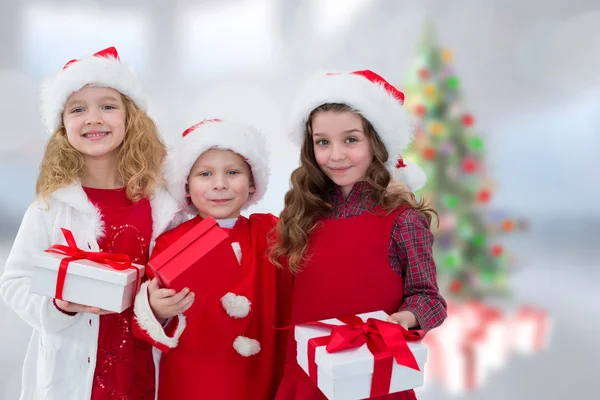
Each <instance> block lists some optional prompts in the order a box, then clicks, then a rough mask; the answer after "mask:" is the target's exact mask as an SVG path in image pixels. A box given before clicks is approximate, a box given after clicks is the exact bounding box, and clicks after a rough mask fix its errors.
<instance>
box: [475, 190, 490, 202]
mask: <svg viewBox="0 0 600 400" xmlns="http://www.w3.org/2000/svg"><path fill="white" fill-rule="evenodd" d="M490 197H492V194H491V193H490V191H489V190H487V189H481V190H480V191H479V192H478V193H477V201H478V202H480V203H487V202H488V201H490Z"/></svg>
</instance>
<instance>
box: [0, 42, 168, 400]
mask: <svg viewBox="0 0 600 400" xmlns="http://www.w3.org/2000/svg"><path fill="white" fill-rule="evenodd" d="M146 102H147V99H146V96H145V94H144V91H143V89H142V87H141V84H140V82H139V80H138V78H137V76H136V75H135V74H134V73H133V71H132V70H131V69H130V68H129V67H128V66H126V65H125V64H123V63H121V61H120V59H119V55H118V53H117V51H116V49H115V48H114V47H110V48H107V49H105V50H102V51H100V52H98V53H96V54H94V55H93V56H89V57H86V58H82V59H81V60H72V61H69V62H68V63H67V64H66V65H65V67H64V68H63V69H62V71H60V72H59V73H58V74H57V75H56V76H54V77H52V78H50V79H49V80H48V82H47V83H46V84H45V85H44V87H43V88H42V114H43V117H44V122H45V124H46V127H47V129H48V131H49V132H50V137H49V139H48V142H47V145H46V151H45V153H44V156H43V159H42V162H41V166H40V172H39V176H38V179H37V185H36V194H37V198H36V201H35V202H34V203H33V204H31V205H30V206H29V208H28V209H27V211H26V213H25V216H24V217H23V222H22V223H21V227H20V228H19V231H18V233H17V236H16V239H15V241H14V244H13V247H12V250H11V252H10V255H9V257H8V259H7V261H6V266H5V268H4V274H3V275H2V277H1V278H0V293H1V294H2V297H3V298H4V300H5V301H6V303H8V305H9V306H10V307H11V308H12V309H13V310H15V312H16V313H17V314H19V316H21V318H23V320H24V321H25V322H27V323H28V324H29V325H30V326H31V327H32V328H33V333H32V336H31V341H30V343H29V348H28V351H27V355H26V357H25V362H24V365H23V378H22V389H21V390H22V393H21V398H22V399H34V398H35V399H42V398H44V399H46V398H48V399H50V398H52V399H55V398H56V399H65V400H68V399H73V400H82V399H93V400H105V399H106V400H108V399H122V400H124V399H130V400H139V399H148V400H151V399H154V395H155V367H154V361H153V357H152V347H151V346H150V345H149V344H145V343H143V342H141V341H137V340H136V339H135V338H134V337H133V333H132V332H133V324H134V323H135V321H134V319H133V307H130V308H129V309H127V310H125V311H123V312H122V313H118V314H117V313H108V312H106V311H103V310H100V309H97V308H93V307H89V306H85V305H80V304H74V303H71V302H67V301H63V300H61V299H52V298H49V297H45V296H41V295H37V294H33V293H30V286H31V276H32V270H33V266H32V258H31V257H32V255H34V254H36V253H40V252H42V251H43V250H45V249H47V248H48V247H50V246H51V245H52V244H65V238H64V237H63V234H62V232H61V228H65V229H68V230H70V231H71V232H72V233H73V236H74V239H75V241H76V244H77V247H79V248H80V249H83V250H85V251H103V252H111V253H122V254H123V253H124V254H127V255H128V256H129V258H130V259H131V261H132V262H135V263H138V264H145V263H146V261H147V259H148V253H149V250H150V246H151V243H152V241H153V240H154V239H155V238H156V237H157V236H158V235H159V234H161V233H162V232H163V231H164V230H165V229H166V228H167V226H168V225H169V224H170V222H171V221H172V219H173V218H175V216H176V215H177V210H178V208H177V204H176V202H175V200H174V199H172V197H171V196H170V195H168V192H167V191H166V189H164V188H162V178H161V173H160V171H161V166H162V162H163V158H164V157H165V153H166V147H165V144H164V143H163V141H162V139H161V137H160V134H159V131H158V128H157V126H156V125H155V123H154V121H153V120H152V119H151V118H150V117H149V116H148V115H147V114H146V112H145V109H146ZM67 279H68V278H67Z"/></svg>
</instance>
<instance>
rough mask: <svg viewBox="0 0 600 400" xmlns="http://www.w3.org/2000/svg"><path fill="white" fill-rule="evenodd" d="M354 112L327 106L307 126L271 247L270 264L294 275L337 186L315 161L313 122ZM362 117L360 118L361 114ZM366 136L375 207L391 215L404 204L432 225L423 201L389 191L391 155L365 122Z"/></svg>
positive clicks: (402, 191) (399, 191) (406, 193)
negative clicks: (370, 148) (331, 114)
mask: <svg viewBox="0 0 600 400" xmlns="http://www.w3.org/2000/svg"><path fill="white" fill-rule="evenodd" d="M326 111H333V112H346V111H350V112H354V113H357V114H359V113H358V112H357V111H356V110H354V109H352V108H351V107H349V106H348V105H346V104H339V103H327V104H323V105H321V106H320V107H317V108H316V109H314V110H313V111H312V112H311V114H310V116H309V118H308V121H307V123H306V128H305V135H304V143H303V145H302V149H301V151H300V167H299V168H297V169H296V170H295V171H294V172H293V173H292V176H291V178H290V180H291V189H290V190H289V191H288V192H287V193H286V195H285V204H284V208H283V211H282V212H281V215H280V216H279V221H278V222H277V226H276V227H275V237H276V239H277V241H276V242H274V243H272V244H271V248H270V251H269V260H270V261H271V262H272V263H273V264H275V265H277V266H278V267H282V266H283V265H284V264H287V267H288V268H289V270H290V271H291V272H292V273H297V272H299V271H300V270H301V264H302V263H303V262H304V261H305V259H306V247H307V243H308V236H309V235H310V233H311V231H312V230H313V229H314V228H315V226H316V223H317V218H318V217H320V216H323V215H325V214H327V213H328V212H329V211H331V210H332V208H333V206H332V204H331V203H330V202H329V201H328V198H329V196H330V193H331V191H332V189H333V187H334V183H333V181H332V180H331V179H329V177H327V175H325V174H324V173H323V171H321V169H320V168H319V166H318V164H317V161H316V159H315V151H314V143H313V140H312V119H313V116H314V115H315V114H316V113H318V112H326ZM359 115H360V114H359ZM362 124H363V131H364V132H365V136H366V137H367V138H368V139H370V140H371V145H372V146H373V162H372V163H371V165H370V166H369V168H368V169H367V172H366V179H365V180H366V182H367V183H368V184H369V186H370V190H368V193H365V195H371V196H373V198H374V200H375V204H376V205H378V206H380V207H381V208H382V209H384V210H386V211H387V212H388V213H389V212H392V211H393V210H394V209H395V208H397V207H399V206H400V205H403V204H408V205H409V207H411V208H412V209H414V210H417V211H419V212H421V213H423V214H424V215H425V217H426V218H427V222H428V224H431V221H432V218H433V216H434V215H437V214H436V212H435V211H434V210H433V209H431V208H430V207H429V204H428V203H427V202H426V201H425V199H422V200H421V201H420V202H417V201H416V199H415V197H414V195H413V194H412V192H410V191H408V190H407V189H400V188H394V189H393V190H392V189H391V188H390V190H388V185H389V183H390V180H391V176H390V173H389V171H388V170H387V168H386V166H385V163H386V162H387V160H388V157H389V154H388V151H387V149H386V148H385V146H384V144H383V142H382V141H381V139H380V138H379V135H378V134H377V132H376V131H375V129H374V128H373V126H372V125H371V123H370V122H369V121H368V120H366V119H365V118H362Z"/></svg>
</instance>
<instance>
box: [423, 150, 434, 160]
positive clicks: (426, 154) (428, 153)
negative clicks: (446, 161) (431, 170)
mask: <svg viewBox="0 0 600 400" xmlns="http://www.w3.org/2000/svg"><path fill="white" fill-rule="evenodd" d="M423 158H424V159H426V160H429V161H431V160H433V159H434V158H435V149H434V148H433V147H426V148H425V149H424V150H423Z"/></svg>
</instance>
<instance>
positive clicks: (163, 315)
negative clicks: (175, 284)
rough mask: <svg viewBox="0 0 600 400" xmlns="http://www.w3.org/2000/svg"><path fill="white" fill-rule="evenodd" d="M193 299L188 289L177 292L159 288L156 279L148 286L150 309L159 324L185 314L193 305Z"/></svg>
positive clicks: (192, 293)
mask: <svg viewBox="0 0 600 400" xmlns="http://www.w3.org/2000/svg"><path fill="white" fill-rule="evenodd" d="M194 297H195V295H194V292H190V289H188V288H183V289H182V290H180V291H179V292H176V291H175V290H174V289H166V288H161V287H160V285H159V284H158V281H157V280H156V278H153V279H152V280H151V281H150V283H149V284H148V298H149V301H150V308H152V312H153V313H154V316H155V317H156V319H157V320H158V321H159V322H160V323H164V322H165V321H166V320H167V319H169V318H171V317H174V316H176V315H178V314H183V313H184V312H186V311H187V310H188V309H189V308H190V307H191V306H192V304H193V303H194Z"/></svg>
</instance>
